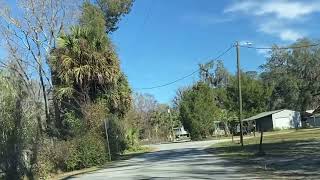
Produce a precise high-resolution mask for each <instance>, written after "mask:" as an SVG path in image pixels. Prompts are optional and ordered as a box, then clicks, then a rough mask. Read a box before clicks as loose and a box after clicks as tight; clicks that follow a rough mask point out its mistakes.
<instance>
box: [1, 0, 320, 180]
mask: <svg viewBox="0 0 320 180" xmlns="http://www.w3.org/2000/svg"><path fill="white" fill-rule="evenodd" d="M133 3H134V1H133V0H66V1H64V0H20V1H18V3H8V4H6V3H5V2H3V3H2V2H1V9H0V38H1V42H3V44H4V46H3V47H4V48H3V50H4V51H5V53H3V54H4V57H1V59H0V89H1V91H0V147H1V148H0V178H2V177H4V178H5V179H23V178H28V179H47V178H49V177H51V176H52V175H53V174H57V173H61V172H69V171H74V170H79V169H83V168H89V167H94V166H100V165H104V164H106V163H108V162H110V161H113V160H117V159H121V157H120V158H119V156H120V155H123V154H124V155H128V154H134V153H143V152H146V151H150V149H147V148H145V147H143V146H142V145H143V144H149V143H161V142H167V141H171V140H173V139H174V137H173V136H174V135H173V132H172V131H173V128H174V127H179V126H182V125H183V126H184V127H185V128H186V130H188V132H190V134H191V138H192V139H193V140H200V139H206V138H208V137H210V136H213V135H214V134H215V131H216V130H217V127H216V126H215V125H214V124H215V123H217V122H218V123H219V124H220V125H221V126H223V134H224V135H225V136H228V135H230V134H233V133H234V132H235V129H236V128H235V127H236V125H237V122H238V118H237V117H238V115H237V114H238V86H237V78H236V76H235V75H234V74H232V73H230V72H229V71H228V70H227V69H226V68H225V67H224V64H223V61H222V60H212V61H210V62H209V63H205V64H199V78H198V80H197V81H196V82H194V83H193V84H191V85H190V86H188V87H181V89H179V90H178V91H177V95H176V96H175V98H174V99H173V102H172V105H171V104H169V103H168V104H161V103H159V102H157V101H156V99H155V97H154V96H152V95H150V94H143V93H139V92H133V90H132V88H131V86H130V84H129V82H128V78H127V76H126V75H125V73H124V72H123V70H122V69H121V66H120V64H121V60H120V59H119V56H118V54H117V48H115V46H116V45H115V44H114V43H113V41H112V38H111V34H112V33H113V32H115V31H116V30H117V29H118V23H119V22H120V21H121V19H122V18H123V17H125V16H126V15H127V14H128V13H130V10H131V7H132V6H133ZM314 43H316V41H314V40H310V39H300V40H298V41H297V42H295V43H293V44H292V45H291V46H292V47H297V46H300V47H302V48H292V49H285V48H280V47H278V46H276V45H274V47H273V49H272V50H270V52H269V56H268V58H267V59H266V63H265V64H263V65H262V66H261V72H255V71H244V70H242V71H241V77H242V78H241V81H242V96H243V114H244V117H249V116H252V115H254V114H256V113H260V112H262V111H268V110H275V109H282V108H286V109H292V110H296V111H300V112H304V111H305V110H306V109H314V108H315V107H317V106H319V100H320V98H319V97H320V96H319V95H320V71H319V69H320V58H319V56H320V48H319V46H311V45H312V44H314ZM303 47H304V48H303ZM230 49H231V48H230ZM133 61H134V59H133ZM303 132H304V131H297V133H303ZM308 132H311V131H308ZM315 132H316V131H315ZM305 133H307V131H306V132H305ZM316 134H317V133H316ZM307 135H312V134H305V136H307ZM289 138H290V137H289ZM253 140H254V139H252V140H249V141H248V142H245V143H249V144H247V146H248V147H247V148H249V147H251V144H250V143H251V141H253ZM264 142H266V143H268V138H266V140H265V141H264ZM277 143H278V142H277ZM253 146H254V145H252V147H253ZM310 146H311V145H310ZM294 147H295V146H294ZM266 148H267V147H266ZM249 149H250V148H249ZM239 152H241V153H244V156H250V155H251V154H250V151H248V152H245V151H239ZM239 152H238V153H239ZM245 153H247V154H245ZM289 154H290V153H289Z"/></svg>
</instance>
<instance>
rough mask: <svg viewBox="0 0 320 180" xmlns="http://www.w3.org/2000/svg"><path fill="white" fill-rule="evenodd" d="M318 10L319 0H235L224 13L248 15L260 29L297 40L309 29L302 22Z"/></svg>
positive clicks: (279, 36) (282, 38)
mask: <svg viewBox="0 0 320 180" xmlns="http://www.w3.org/2000/svg"><path fill="white" fill-rule="evenodd" d="M317 12H320V1H319V0H318V1H315V0H313V1H296V0H290V1H289V0H269V1H267V0H261V1H253V0H243V1H234V3H233V4H231V5H230V6H228V7H226V8H225V9H224V13H244V14H246V15H248V16H249V17H250V19H252V20H253V22H255V23H257V26H258V31H260V32H263V33H266V34H269V35H273V36H276V37H278V38H280V39H281V40H283V41H295V40H297V39H299V38H302V37H303V36H305V35H306V34H307V30H303V24H301V22H303V21H304V20H305V18H306V17H308V16H310V15H311V14H313V13H317ZM299 23H300V24H299ZM303 23H305V22H303ZM297 25H299V26H297ZM296 27H299V29H297V28H296Z"/></svg>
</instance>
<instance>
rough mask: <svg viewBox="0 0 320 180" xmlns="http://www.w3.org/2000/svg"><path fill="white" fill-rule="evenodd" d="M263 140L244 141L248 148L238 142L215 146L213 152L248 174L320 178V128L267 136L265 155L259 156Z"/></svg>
mask: <svg viewBox="0 0 320 180" xmlns="http://www.w3.org/2000/svg"><path fill="white" fill-rule="evenodd" d="M259 140H260V139H259V137H258V136H257V137H254V138H249V139H245V140H244V147H241V146H240V145H239V144H238V143H234V142H229V141H228V142H222V143H218V144H214V145H213V146H212V147H211V148H210V149H208V151H209V152H211V153H214V154H216V155H218V156H220V157H221V158H223V159H224V160H226V161H227V162H229V164H230V165H231V164H232V165H236V166H238V167H242V168H243V171H244V172H247V173H255V174H259V176H267V175H268V176H270V175H273V176H274V177H273V178H279V177H284V178H289V177H290V178H291V177H295V179H299V178H314V177H316V178H320V129H319V128H318V129H300V130H297V131H295V130H291V131H287V132H285V133H281V132H275V133H269V134H268V133H266V136H265V137H264V139H263V146H262V147H263V150H264V151H265V152H266V155H265V156H257V155H256V153H257V152H258V147H259V146H258V145H259Z"/></svg>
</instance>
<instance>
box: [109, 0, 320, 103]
mask: <svg viewBox="0 0 320 180" xmlns="http://www.w3.org/2000/svg"><path fill="white" fill-rule="evenodd" d="M319 12H320V1H307V0H304V1H302V0H301V1H293V0H291V1H285V0H277V1H247V0H245V1H230V0H228V1H227V0H224V1H220V0H219V1H212V0H201V1H194V0H174V1H169V0H136V1H135V4H134V6H133V8H132V11H131V13H130V14H129V15H127V16H126V17H124V18H123V20H122V21H121V23H120V24H119V29H118V30H117V31H116V32H114V33H113V34H112V38H113V41H114V43H115V45H116V48H117V52H118V54H119V56H120V59H121V64H122V69H123V70H124V72H125V73H126V75H127V76H128V79H129V82H130V84H131V86H132V87H133V89H136V91H138V92H143V93H150V94H152V95H154V96H155V97H156V99H157V100H158V101H159V102H162V103H167V102H170V101H171V100H172V98H173V97H174V95H175V92H176V90H177V89H178V88H179V87H183V86H187V85H190V84H191V83H192V82H194V81H196V80H197V77H198V74H195V75H194V76H192V77H189V78H187V79H185V80H182V81H179V82H177V83H175V84H173V85H170V86H166V87H162V88H158V89H152V90H139V88H143V87H150V86H156V85H160V84H164V83H167V82H170V81H172V80H175V79H178V78H180V77H182V76H184V75H186V74H189V73H190V72H192V71H194V70H195V69H196V68H197V64H198V63H200V62H206V61H208V60H209V59H210V58H213V57H215V56H217V54H218V53H220V52H221V51H223V50H225V49H226V48H227V47H229V46H230V45H231V44H232V43H234V42H235V41H236V40H238V41H240V42H246V41H249V42H252V43H253V45H254V46H270V45H272V44H274V43H277V44H279V45H287V44H290V43H292V42H294V41H295V40H296V39H298V38H301V37H310V38H315V39H317V38H318V36H319V33H317V29H319V25H318V24H319V23H318V22H317V19H318V18H319ZM240 54H241V67H242V69H244V70H259V69H258V67H259V65H261V64H263V63H264V62H265V59H266V52H265V51H261V50H260V51H256V50H253V49H241V53H240ZM235 57H236V56H235V50H232V51H231V52H230V53H229V54H227V55H225V56H224V57H222V58H221V60H223V62H224V64H225V66H226V67H227V69H228V70H229V71H230V72H232V73H234V72H235V69H236V64H235V63H236V59H235Z"/></svg>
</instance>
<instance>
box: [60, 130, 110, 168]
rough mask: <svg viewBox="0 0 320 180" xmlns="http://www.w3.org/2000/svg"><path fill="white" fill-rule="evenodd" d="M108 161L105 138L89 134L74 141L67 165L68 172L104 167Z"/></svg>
mask: <svg viewBox="0 0 320 180" xmlns="http://www.w3.org/2000/svg"><path fill="white" fill-rule="evenodd" d="M107 159H108V158H107V152H106V144H105V141H104V139H103V137H101V136H100V135H98V134H96V133H87V134H86V135H84V136H83V137H79V138H77V139H75V140H73V142H72V145H71V146H70V148H69V152H68V157H67V159H66V161H65V164H66V168H67V170H76V169H82V168H88V167H92V166H96V165H102V164H104V163H105V162H106V161H107Z"/></svg>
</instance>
